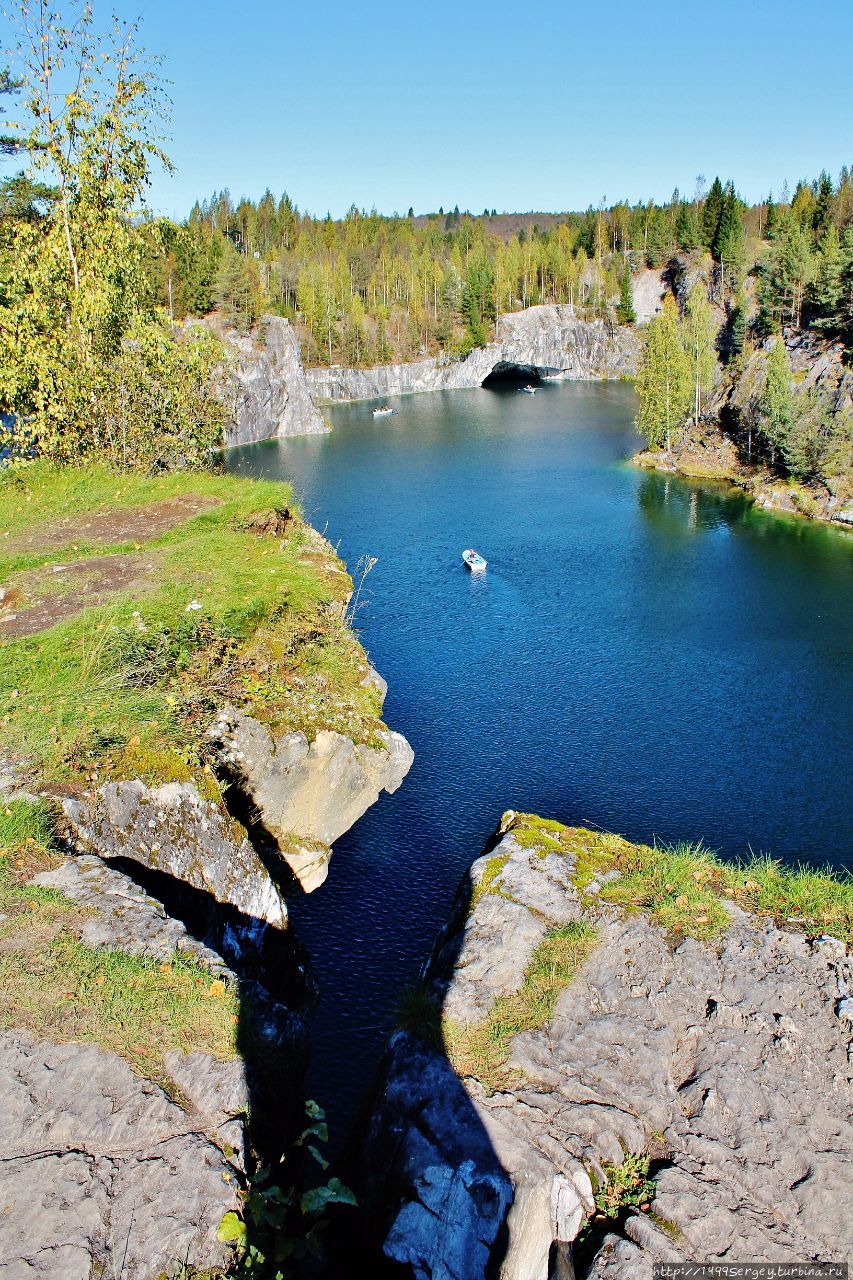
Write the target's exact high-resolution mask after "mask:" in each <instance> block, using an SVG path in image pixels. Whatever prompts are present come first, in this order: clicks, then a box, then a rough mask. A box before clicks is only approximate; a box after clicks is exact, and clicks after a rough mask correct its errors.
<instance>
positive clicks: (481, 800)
mask: <svg viewBox="0 0 853 1280" xmlns="http://www.w3.org/2000/svg"><path fill="white" fill-rule="evenodd" d="M391 403H392V404H394V405H395V407H396V409H397V414H396V415H395V416H394V417H392V418H388V419H384V420H379V421H374V419H373V417H372V415H371V412H370V410H371V406H370V405H368V404H353V405H342V406H337V407H335V408H333V409H332V410H331V411H330V413H329V416H330V418H331V420H332V422H333V424H334V427H335V430H334V432H333V433H332V434H331V435H329V436H326V437H305V438H300V439H294V440H289V441H283V442H270V443H267V444H262V445H255V446H251V447H249V448H246V449H242V450H236V451H232V452H231V453H230V454H229V466H230V467H231V468H232V469H233V470H235V471H240V472H243V473H247V474H251V475H255V476H267V477H287V478H288V479H290V480H292V482H293V483H294V485H295V487H296V489H297V491H298V493H299V494H300V495H301V497H302V499H303V501H304V506H305V511H306V514H307V516H308V518H309V519H310V520H311V521H312V523H314V524H315V525H316V526H317V527H318V528H319V529H324V530H325V531H326V533H327V536H328V537H329V538H330V539H331V541H332V542H333V543H334V544H336V545H337V546H338V547H339V549H340V553H341V555H342V556H343V557H344V559H345V560H346V561H347V563H348V564H349V566H350V568H351V570H354V569H355V566H356V562H357V561H358V559H359V557H360V556H363V555H367V554H369V555H374V556H377V557H378V559H379V562H378V565H377V566H376V568H375V569H374V570H373V572H372V573H371V574H370V576H369V578H368V579H367V583H366V589H365V593H364V596H363V598H364V599H366V600H367V607H365V608H363V609H361V610H360V611H359V613H358V617H357V623H358V626H359V629H360V631H361V634H362V638H363V641H364V644H365V646H366V647H367V649H368V650H369V652H370V655H371V659H372V660H373V662H374V664H375V666H376V667H377V668H378V669H379V670H380V671H381V672H382V674H383V675H384V676H385V677H386V679H387V680H388V683H389V694H388V699H387V702H386V719H387V721H388V723H389V724H390V725H391V726H392V727H393V728H395V729H398V730H400V732H402V733H404V734H405V735H406V737H407V738H408V739H409V741H410V742H411V744H412V746H413V748H414V751H415V763H414V765H413V767H412V771H411V773H410V774H409V776H408V778H407V779H406V781H405V782H404V784H403V786H402V787H401V789H400V790H399V791H398V792H397V794H396V795H394V796H384V797H383V798H382V800H381V801H380V803H379V804H377V805H376V806H375V807H374V808H373V809H371V810H370V811H369V812H368V814H367V815H366V816H365V817H364V818H363V819H362V820H361V822H359V823H358V824H357V826H356V827H355V828H354V829H353V830H352V831H351V832H349V833H348V834H347V835H346V836H345V837H343V838H342V839H341V840H340V841H338V843H337V844H336V846H335V852H334V856H333V858H332V863H331V870H330V876H329V880H328V881H327V883H326V884H325V885H324V886H323V887H322V888H320V889H319V890H317V891H316V892H315V893H313V894H311V895H310V896H308V897H305V898H302V899H300V900H299V901H296V902H294V903H293V905H292V913H291V914H292V918H293V919H294V921H295V925H296V928H297V930H298V932H299V935H300V937H301V938H302V939H303V941H304V942H305V943H306V944H307V946H308V948H309V950H310V952H311V955H312V959H313V963H314V967H315V970H316V972H317V975H318V977H319V980H320V982H321V984H322V989H323V994H322V1001H321V1008H320V1011H319V1015H318V1020H317V1024H316V1028H315V1037H314V1055H313V1062H312V1067H311V1071H310V1075H309V1081H308V1088H309V1092H310V1093H312V1094H313V1095H314V1096H316V1097H318V1099H319V1100H320V1101H322V1102H324V1103H326V1104H327V1106H328V1107H329V1109H330V1110H331V1111H332V1112H333V1115H334V1118H335V1121H336V1128H337V1131H338V1133H339V1134H340V1133H341V1132H342V1131H343V1129H344V1128H345V1126H346V1124H347V1123H348V1120H349V1118H350V1117H351V1116H352V1115H353V1114H354V1110H355V1108H356V1107H357V1104H358V1101H359V1099H360V1097H361V1096H362V1095H363V1090H364V1088H365V1085H366V1083H367V1082H368V1080H369V1077H370V1074H371V1072H372V1071H373V1069H374V1067H375V1064H376V1060H377V1058H378V1055H379V1053H380V1052H381V1047H382V1043H383V1041H384V1038H385V1036H386V1034H387V1031H388V1028H389V1026H390V1025H391V1024H392V1021H393V1016H394V1010H395V1007H396V1004H397V1001H398V999H399V995H400V991H401V989H402V988H403V987H404V986H405V985H406V984H407V983H410V982H411V981H413V980H414V979H415V978H416V976H417V973H418V970H419V968H420V965H421V963H422V962H423V960H424V958H425V956H426V955H427V953H428V951H429V949H430V947H431V945H432V941H433V939H434V936H435V934H436V931H437V930H438V928H439V927H440V925H441V924H442V923H443V922H444V920H445V918H446V916H447V912H448V909H449V906H450V903H451V901H452V898H453V894H454V891H455V889H456V886H457V884H458V882H459V880H460V878H461V876H462V874H463V872H464V871H465V870H466V868H467V867H468V866H469V864H470V863H471V861H472V860H473V859H474V858H475V857H476V856H477V855H478V854H479V852H480V851H481V849H482V846H483V843H484V841H485V840H486V839H487V838H488V836H489V835H490V833H491V832H492V831H493V829H494V827H495V825H496V823H497V821H498V818H499V817H500V814H501V813H502V811H503V810H504V809H507V808H518V809H525V810H531V811H535V812H538V813H541V814H544V815H547V816H550V817H554V818H559V819H562V820H564V821H568V822H574V823H586V824H589V825H595V826H599V827H602V828H605V829H607V830H613V831H618V832H621V833H623V834H625V835H627V836H629V837H631V838H635V839H641V840H645V841H651V840H652V839H657V840H659V841H660V840H680V839H691V840H696V839H700V838H701V839H702V840H704V841H705V843H706V844H707V845H709V846H710V847H711V848H714V849H717V850H720V851H721V852H723V853H724V854H727V855H735V856H736V855H739V854H742V853H744V852H746V851H747V850H748V849H750V848H751V849H753V850H755V851H769V852H772V853H773V854H775V855H777V856H779V857H783V858H786V859H789V860H791V861H798V860H808V861H814V862H818V863H823V862H825V861H831V862H833V863H835V864H836V865H844V864H849V862H850V861H851V840H850V834H849V832H850V822H849V819H850V812H849V804H848V800H847V796H848V790H847V788H848V783H849V778H850V776H851V769H850V765H851V735H850V723H849V708H850V705H851V698H850V695H851V674H850V673H851V663H850V657H851V654H850V637H851V630H853V604H852V603H851V601H853V593H851V585H853V538H851V536H850V535H848V534H846V533H845V532H843V531H836V530H832V529H826V528H823V527H818V526H815V525H810V524H807V523H805V522H803V521H798V520H794V519H785V518H781V517H778V516H771V515H767V514H765V513H762V512H758V511H755V510H754V509H753V508H752V507H751V506H750V504H748V503H747V502H746V501H745V500H744V499H743V498H742V497H740V496H739V495H736V494H732V493H731V492H730V491H728V490H726V489H722V488H716V487H713V486H708V485H699V484H693V483H689V482H684V481H679V480H676V479H674V478H670V477H665V476H660V475H655V474H650V473H644V472H642V471H639V470H637V469H636V468H634V467H632V466H630V465H628V464H627V463H626V461H625V459H626V458H628V457H629V456H630V455H631V453H632V452H634V450H635V449H636V448H637V447H638V441H637V438H636V436H635V434H634V431H633V427H632V425H631V420H632V416H633V413H634V407H635V406H634V395H633V390H632V389H631V387H630V386H628V385H626V384H621V383H602V384H595V383H574V384H573V383H563V384H555V385H547V386H545V387H543V388H542V389H541V390H540V392H539V393H538V394H537V395H536V396H526V395H519V394H517V393H515V392H513V391H511V390H494V391H492V390H480V391H467V392H466V391H461V392H443V393H438V392H437V393H434V394H431V395H422V396H411V397H407V398H400V399H398V400H392V401H391ZM468 546H473V547H476V548H477V549H478V550H479V551H480V552H481V553H482V554H483V555H485V556H486V557H487V558H488V561H489V569H488V572H487V574H486V575H485V577H484V578H482V579H475V578H472V577H471V576H470V575H469V574H468V572H467V571H466V570H465V569H464V567H463V566H462V563H461V561H460V558H459V556H460V552H461V550H462V549H463V548H464V547H468Z"/></svg>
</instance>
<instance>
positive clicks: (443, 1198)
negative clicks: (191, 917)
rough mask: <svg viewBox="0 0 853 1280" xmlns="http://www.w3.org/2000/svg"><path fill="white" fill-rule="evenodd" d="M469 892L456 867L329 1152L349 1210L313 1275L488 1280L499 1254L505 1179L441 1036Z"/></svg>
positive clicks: (567, 1276) (566, 1246) (561, 1270)
mask: <svg viewBox="0 0 853 1280" xmlns="http://www.w3.org/2000/svg"><path fill="white" fill-rule="evenodd" d="M498 839H499V836H498V835H497V834H496V835H495V836H493V837H492V839H491V840H490V841H489V842H488V844H487V846H486V849H485V851H484V852H485V853H488V852H489V851H490V850H491V849H492V848H493V847H494V845H495V843H496V842H497V840H498ZM472 893H473V884H472V879H471V874H470V871H468V872H466V873H465V875H464V877H463V879H462V883H461V885H460V886H459V890H458V893H457V896H456V899H455V902H454V907H453V911H452V913H451V915H450V918H449V919H448V921H447V923H446V924H445V926H444V927H443V928H442V929H441V930H440V932H439V934H438V937H437V938H436V941H435V944H434V946H433V949H432V952H431V954H430V956H429V958H428V960H427V961H426V962H425V964H424V965H423V968H422V970H421V974H420V980H419V982H418V983H417V985H416V986H415V987H413V988H411V989H410V990H409V991H408V992H407V993H405V995H404V997H403V1000H402V1001H401V1004H400V1008H399V1010H398V1015H397V1024H398V1028H397V1030H396V1031H394V1032H393V1033H392V1035H391V1038H390V1040H389V1042H388V1044H387V1046H386V1050H385V1053H384V1056H383V1059H382V1061H381V1062H380V1064H379V1065H378V1068H377V1072H376V1075H375V1078H374V1084H373V1088H372V1090H371V1091H370V1094H369V1096H368V1097H367V1099H366V1101H365V1104H364V1107H363V1110H362V1112H361V1115H360V1118H359V1119H358V1121H357V1122H356V1124H355V1126H354V1127H353V1130H352V1132H351V1134H350V1137H349V1140H348V1142H347V1144H346V1147H345V1149H344V1151H343V1153H342V1155H341V1157H340V1160H339V1168H340V1171H341V1176H342V1177H343V1178H344V1180H345V1181H349V1182H350V1184H351V1185H352V1186H354V1187H355V1188H356V1189H357V1193H358V1196H359V1206H360V1212H359V1216H358V1220H357V1223H356V1224H355V1230H354V1229H353V1219H352V1218H351V1217H346V1216H345V1215H344V1214H337V1215H336V1214H333V1215H332V1222H331V1229H330V1238H329V1249H328V1256H327V1259H326V1264H325V1267H324V1269H323V1270H322V1272H321V1273H320V1274H322V1275H323V1276H324V1277H325V1276H328V1277H334V1278H335V1280H413V1277H415V1276H426V1275H429V1276H434V1277H443V1278H448V1280H449V1277H454V1278H458V1280H495V1278H496V1277H497V1276H498V1275H499V1274H500V1270H501V1266H502V1264H503V1262H504V1261H505V1259H506V1256H507V1250H508V1247H509V1235H508V1229H507V1214H508V1211H509V1208H510V1205H511V1203H512V1198H513V1187H512V1182H511V1179H510V1175H509V1173H508V1171H507V1170H506V1168H505V1167H504V1165H503V1164H502V1162H501V1160H500V1158H499V1156H498V1154H497V1152H496V1151H495V1148H494V1146H493V1144H492V1141H491V1139H490V1137H489V1134H488V1132H487V1130H486V1128H485V1126H484V1125H483V1122H482V1120H481V1118H480V1115H479V1113H478V1111H477V1109H476V1107H475V1106H474V1105H473V1103H472V1100H471V1097H470V1095H469V1093H468V1091H467V1089H466V1088H465V1085H464V1083H463V1081H462V1079H461V1078H460V1077H459V1075H458V1074H457V1072H456V1069H455V1068H454V1066H453V1064H452V1062H451V1060H450V1057H449V1055H448V1052H447V1047H446V1043H445V1038H444V1001H445V998H446V992H447V990H448V987H449V983H450V980H451V978H452V975H453V973H454V971H455V969H456V965H457V962H458V961H459V958H460V952H461V948H462V944H463V942H464V937H465V932H464V924H465V921H466V919H467V917H468V915H469V914H470V910H471V900H472ZM448 1227H449V1229H447V1228H448ZM386 1241H388V1242H389V1253H390V1254H392V1255H393V1256H388V1255H386V1253H385V1250H384V1248H383V1246H384V1244H385V1242H386ZM543 1280H544V1277H543ZM547 1280H576V1272H575V1268H574V1263H573V1258H572V1244H571V1243H570V1242H568V1241H561V1240H559V1239H557V1238H556V1237H555V1238H554V1239H553V1241H552V1243H551V1248H550V1256H549V1261H548V1271H547Z"/></svg>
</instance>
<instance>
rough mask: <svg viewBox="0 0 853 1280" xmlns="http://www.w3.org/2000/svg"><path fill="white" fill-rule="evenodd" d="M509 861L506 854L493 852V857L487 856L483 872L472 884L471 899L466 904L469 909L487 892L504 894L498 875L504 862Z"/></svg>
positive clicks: (504, 864)
mask: <svg viewBox="0 0 853 1280" xmlns="http://www.w3.org/2000/svg"><path fill="white" fill-rule="evenodd" d="M508 862H509V855H508V854H500V853H498V854H495V856H494V857H493V858H489V859H488V860H487V862H486V865H485V868H484V870H483V874H482V875H481V876H480V879H479V880H478V881H477V883H476V884H475V885H474V888H473V890H472V891H471V901H470V903H469V906H468V910H469V911H473V910H474V908H475V907H476V905H477V903H478V902H479V901H480V899H481V898H485V897H486V895H487V894H490V893H491V894H498V895H500V896H501V897H503V896H506V895H504V894H503V893H502V891H501V884H500V875H501V872H502V871H503V869H504V867H505V866H506V864H507V863H508Z"/></svg>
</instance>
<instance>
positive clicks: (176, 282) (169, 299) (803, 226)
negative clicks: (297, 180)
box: [151, 168, 853, 365]
mask: <svg viewBox="0 0 853 1280" xmlns="http://www.w3.org/2000/svg"><path fill="white" fill-rule="evenodd" d="M851 222H853V177H851V173H850V170H849V169H847V168H844V169H842V171H841V173H840V174H839V175H838V177H837V179H835V180H833V178H831V177H830V176H829V175H828V174H827V173H826V172H823V173H821V174H820V176H819V177H818V178H815V179H813V180H806V179H803V180H801V181H800V182H798V183H797V185H796V187H795V189H794V191H793V193H789V191H788V189H787V186H786V184H783V186H782V188H781V191H780V193H779V196H778V198H777V199H776V200H774V198H773V197H772V195H771V196H768V198H767V199H766V200H764V201H762V202H760V203H758V204H755V205H748V204H747V203H745V202H744V201H743V200H742V199H741V198H740V196H739V195H738V193H737V192H736V190H735V187H734V184H733V183H732V182H730V181H729V182H725V183H724V182H722V181H721V180H720V179H719V178H715V179H714V181H713V182H712V183H711V184H710V186H708V185H707V184H706V183H705V181H704V179H703V178H699V179H698V180H697V183H696V189H695V192H694V194H693V196H692V198H690V199H688V198H685V197H682V196H681V195H680V193H679V192H678V191H677V190H676V191H674V192H673V194H672V197H671V198H670V199H669V200H668V201H666V202H664V203H662V204H656V203H655V202H654V201H651V200H650V201H647V202H645V203H637V204H629V203H628V202H627V201H619V202H617V203H615V204H612V205H610V206H609V207H606V208H605V207H604V206H603V204H602V206H601V207H599V208H598V209H587V210H586V211H585V212H575V213H566V214H560V215H554V214H546V215H543V214H538V215H537V214H526V215H501V214H497V213H496V212H495V211H494V210H492V211H488V210H484V212H483V213H482V214H481V215H479V216H474V215H472V214H471V213H469V212H463V213H460V211H459V210H458V208H454V209H453V210H452V211H450V212H447V213H445V212H444V210H443V209H440V210H439V211H438V212H437V213H429V214H422V215H418V216H415V214H414V211H413V210H409V213H408V214H407V215H406V216H402V217H401V216H397V215H393V216H390V217H387V216H382V215H380V214H378V213H377V212H376V211H375V210H374V211H371V212H369V213H368V212H365V211H360V210H358V209H356V208H355V207H354V206H353V207H352V208H350V210H349V212H348V213H347V215H346V217H345V218H343V219H341V220H337V221H336V220H333V219H332V218H331V217H329V216H326V217H325V218H316V217H312V216H311V215H309V214H307V213H302V212H300V210H299V209H298V207H297V206H296V205H295V204H294V202H293V201H292V200H291V199H290V197H289V196H288V195H286V194H285V195H283V196H281V197H280V198H278V199H277V198H276V197H275V196H274V195H273V194H272V192H271V191H269V190H268V191H266V192H265V193H264V195H263V196H262V197H261V199H260V200H258V201H257V202H253V201H252V200H249V199H247V198H243V199H240V200H239V201H236V202H235V201H234V200H232V198H231V196H230V195H229V193H228V192H227V191H222V192H218V193H215V194H214V195H213V196H211V197H210V198H209V199H206V200H204V201H201V202H199V203H197V204H196V205H195V206H194V207H193V209H192V211H191V213H190V215H189V217H188V218H187V220H186V221H185V222H184V223H183V224H182V225H180V226H177V225H174V224H171V223H164V222H163V221H162V220H161V221H159V222H158V223H157V227H156V230H157V243H158V244H159V243H163V244H165V246H166V252H165V254H158V255H156V256H155V255H153V254H152V262H151V267H152V278H153V285H154V288H155V289H156V293H157V299H158V301H159V303H160V304H161V305H163V306H168V305H170V306H171V307H172V309H173V312H174V314H175V316H176V317H178V318H181V317H183V316H185V315H203V314H205V313H206V312H208V311H210V310H211V309H212V308H213V307H219V308H220V309H221V310H222V312H223V314H224V316H225V317H226V319H227V320H228V321H229V322H231V323H233V324H234V325H236V326H238V327H241V328H249V327H251V326H252V325H253V324H254V323H255V321H256V320H257V318H258V316H259V315H260V314H261V312H262V311H265V310H269V311H273V312H275V313H278V314H280V315H284V316H287V317H289V318H290V319H291V320H293V321H294V322H297V323H299V324H300V325H301V332H302V339H303V347H304V356H305V359H306V362H307V363H309V364H310V363H320V364H345V365H369V364H371V363H384V362H388V361H391V360H405V359H412V358H417V357H418V356H423V355H430V354H437V353H438V352H441V351H443V352H446V353H447V354H448V355H451V356H460V355H465V354H466V353H467V352H468V351H469V350H470V349H471V348H472V347H474V346H478V345H482V344H483V343H484V342H486V341H488V340H489V339H490V337H491V336H492V335H493V333H494V326H495V324H496V322H497V320H498V318H499V317H500V315H502V314H503V313H504V312H507V311H513V310H517V309H519V308H522V307H526V306H530V305H533V304H536V303H566V304H568V305H570V306H572V307H574V309H575V311H576V313H577V314H578V315H581V316H584V317H589V318H595V317H599V318H602V319H605V320H609V321H610V322H612V323H620V322H621V323H630V322H631V321H632V320H633V319H634V315H633V307H632V302H631V293H630V274H631V273H634V274H636V273H637V272H638V271H640V270H642V269H643V268H644V267H645V268H658V269H660V268H662V267H664V266H665V265H666V264H667V263H668V262H669V261H670V260H671V259H672V258H673V256H674V255H676V254H680V253H681V254H684V253H687V254H695V255H700V256H701V255H702V254H708V255H709V257H710V259H711V262H712V263H713V268H712V272H711V275H710V287H709V296H710V301H712V302H716V303H718V304H719V305H720V306H722V307H723V308H724V310H725V312H726V315H727V318H728V320H729V321H730V325H731V327H732V329H733V330H734V332H733V334H732V335H731V338H732V341H733V342H734V344H735V346H736V347H737V346H738V345H739V344H740V343H742V341H743V336H744V332H745V326H746V320H747V314H748V310H749V308H748V307H747V306H746V305H745V301H744V296H743V290H744V287H745V285H746V283H747V280H748V278H750V277H752V278H753V281H754V288H753V292H755V294H756V296H757V298H758V303H759V306H760V313H761V314H760V319H759V322H758V329H759V332H760V333H763V334H766V333H769V332H772V331H773V330H774V329H776V328H778V327H779V325H780V324H782V323H790V324H794V325H799V324H800V323H801V322H805V323H820V324H822V325H823V326H824V327H825V328H827V329H829V330H832V331H833V332H835V331H838V332H844V333H846V334H847V337H848V340H849V339H850V332H849V325H850V311H851V303H850V298H849V290H850V287H851V286H850V273H851V256H853V240H851V237H853V232H848V228H849V227H850V225H851ZM845 235H846V239H845ZM845 281H846V286H845ZM845 287H846V288H847V290H848V296H847V300H846V303H845V302H844V298H843V296H842V295H843V293H844V289H845ZM845 306H846V311H845V310H844V308H845ZM842 312H843V313H844V314H842ZM845 316H846V319H845Z"/></svg>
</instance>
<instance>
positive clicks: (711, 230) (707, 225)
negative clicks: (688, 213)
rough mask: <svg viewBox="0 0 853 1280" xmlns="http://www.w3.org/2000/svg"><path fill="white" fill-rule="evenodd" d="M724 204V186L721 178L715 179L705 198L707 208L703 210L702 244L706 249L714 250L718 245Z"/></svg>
mask: <svg viewBox="0 0 853 1280" xmlns="http://www.w3.org/2000/svg"><path fill="white" fill-rule="evenodd" d="M723 203H724V197H723V184H722V182H720V179H719V178H715V179H714V181H713V183H712V184H711V190H710V191H709V192H708V194H707V196H706V197H705V207H704V209H703V210H702V243H703V244H704V246H705V248H706V249H713V247H714V244H715V243H716V239H717V231H718V230H719V226H720V218H721V217H722V215H723Z"/></svg>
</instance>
